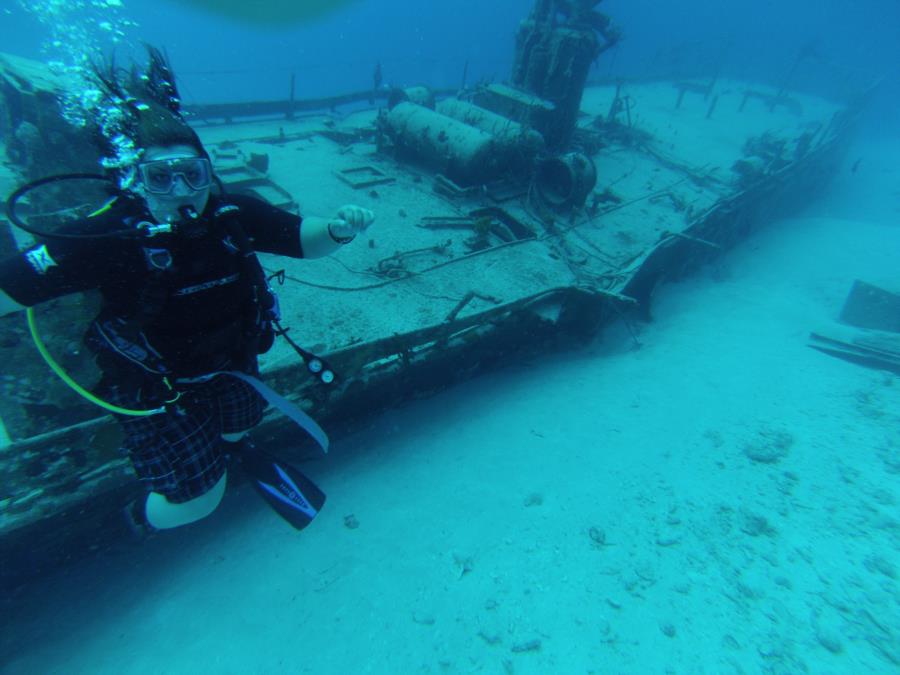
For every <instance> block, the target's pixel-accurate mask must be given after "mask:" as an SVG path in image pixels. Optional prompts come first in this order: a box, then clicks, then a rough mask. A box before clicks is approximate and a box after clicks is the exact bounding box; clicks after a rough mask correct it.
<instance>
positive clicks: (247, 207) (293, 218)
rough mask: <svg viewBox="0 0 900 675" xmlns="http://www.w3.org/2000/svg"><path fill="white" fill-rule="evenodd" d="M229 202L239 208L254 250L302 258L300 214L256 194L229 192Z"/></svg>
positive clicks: (301, 221) (243, 225)
mask: <svg viewBox="0 0 900 675" xmlns="http://www.w3.org/2000/svg"><path fill="white" fill-rule="evenodd" d="M228 201H229V202H231V203H233V204H234V205H235V206H237V207H238V208H240V213H241V216H240V218H241V226H242V227H243V228H244V232H245V233H246V234H247V236H248V237H249V238H250V241H251V243H252V244H253V248H254V249H255V250H257V251H260V252H262V253H275V254H277V255H285V256H290V257H292V258H302V257H303V248H302V246H301V245H300V228H301V227H302V225H303V218H302V217H300V216H298V215H297V214H295V213H291V212H290V211H285V210H284V209H279V208H278V207H277V206H272V205H271V204H269V203H268V202H265V201H263V200H261V199H258V198H256V197H248V196H246V195H228Z"/></svg>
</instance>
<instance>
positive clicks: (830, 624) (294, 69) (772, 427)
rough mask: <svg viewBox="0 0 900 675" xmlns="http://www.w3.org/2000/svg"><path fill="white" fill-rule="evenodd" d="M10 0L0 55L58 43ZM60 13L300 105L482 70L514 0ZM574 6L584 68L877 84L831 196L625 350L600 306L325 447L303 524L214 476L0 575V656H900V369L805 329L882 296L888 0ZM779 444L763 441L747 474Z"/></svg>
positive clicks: (893, 187)
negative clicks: (44, 562)
mask: <svg viewBox="0 0 900 675" xmlns="http://www.w3.org/2000/svg"><path fill="white" fill-rule="evenodd" d="M6 4H7V5H8V6H7V7H6V8H5V9H0V27H2V31H0V33H2V35H3V37H4V42H3V45H2V49H3V50H4V51H8V52H12V53H15V54H20V55H23V56H29V57H32V58H37V59H42V60H48V61H49V60H57V59H63V60H65V59H67V58H69V57H71V55H72V54H73V49H74V48H77V47H79V45H72V44H66V42H65V39H63V40H62V43H61V44H59V45H53V44H51V40H52V32H53V30H54V25H53V18H52V17H49V18H47V20H46V21H45V22H43V23H41V22H40V21H38V20H37V18H36V16H35V13H34V12H25V11H23V10H22V9H21V8H20V6H19V5H18V4H16V3H9V2H7V3H6ZM32 4H34V5H40V6H43V7H45V8H46V7H47V6H50V5H52V4H53V3H52V2H42V3H32ZM77 4H81V5H83V6H85V7H86V9H85V10H84V11H81V10H79V12H78V13H76V14H77V18H78V20H79V21H82V22H83V24H82V27H83V28H84V29H85V33H83V34H84V35H87V36H88V37H89V38H90V41H93V44H94V46H95V47H96V48H98V49H100V50H103V51H107V52H108V51H109V50H110V49H111V48H112V47H113V45H112V44H111V42H110V39H109V38H110V36H111V35H112V33H110V32H109V31H106V30H105V29H103V28H101V27H99V26H98V23H97V21H102V20H104V18H105V17H107V16H111V17H112V16H114V17H115V21H116V22H119V23H116V25H117V26H121V27H122V29H123V35H122V37H121V39H120V40H119V41H118V43H117V45H116V46H115V48H116V49H117V50H118V52H119V53H120V54H122V55H123V57H127V55H128V54H134V53H139V51H140V46H139V41H140V40H147V41H149V42H151V43H153V44H156V45H159V46H162V47H165V48H166V50H167V51H168V53H169V55H170V57H171V60H172V62H173V65H174V66H175V69H176V72H177V73H178V74H179V76H180V82H181V84H182V93H183V94H184V95H185V98H186V99H187V100H188V101H189V102H216V101H232V100H237V99H248V100H253V99H267V98H283V97H285V96H286V93H287V87H288V82H289V78H290V76H291V74H292V73H293V74H295V75H296V76H297V78H298V79H297V82H298V90H297V96H298V97H300V98H305V97H313V96H322V95H328V94H334V93H342V92H345V91H353V90H365V89H368V88H369V87H371V83H372V72H373V69H374V66H375V64H376V63H381V64H382V68H383V71H384V76H385V81H386V82H387V83H390V84H413V83H421V82H424V83H427V84H429V85H431V86H434V87H453V86H457V85H459V84H460V82H461V79H462V73H463V69H464V68H465V67H466V64H468V81H469V83H472V82H474V81H477V80H479V79H497V80H503V79H504V78H505V77H506V75H507V73H508V71H509V68H510V65H511V61H512V50H513V37H512V36H513V28H514V26H515V25H516V22H517V21H518V20H519V19H520V18H522V17H523V16H524V15H526V14H527V12H528V11H529V9H530V6H531V3H530V2H526V1H525V0H518V1H515V2H514V1H512V0H498V1H496V2H492V3H485V2H475V1H474V0H465V1H460V2H455V3H447V4H438V3H431V4H428V5H426V4H425V3H411V2H396V1H387V0H380V1H376V0H371V1H365V0H361V1H360V2H358V3H356V4H352V5H350V6H348V7H346V8H344V9H341V10H339V11H337V12H335V13H334V14H333V15H330V16H328V17H325V18H323V19H321V20H317V21H315V22H312V23H307V24H297V25H293V26H283V27H278V28H273V27H262V26H249V25H241V24H238V23H235V22H233V21H230V20H228V19H226V18H223V17H217V16H214V15H210V14H208V13H205V12H200V11H193V10H188V9H185V8H183V7H180V6H178V4H177V3H174V2H169V1H165V2H164V1H163V0H157V1H155V2H149V1H142V2H128V0H125V1H124V7H123V8H122V9H121V10H117V11H116V12H111V11H110V10H109V9H102V8H98V7H97V5H98V3H97V2H81V3H77V2H73V3H69V7H71V6H73V5H77ZM661 4H664V6H660V5H661ZM600 8H601V9H603V10H604V11H606V12H608V13H609V14H610V15H612V17H613V18H614V20H615V21H616V22H617V23H618V24H619V25H620V26H621V27H622V29H623V33H624V36H625V40H624V41H623V43H622V44H621V46H620V47H617V48H616V49H615V50H613V51H611V52H609V53H607V54H605V55H603V57H602V58H601V59H600V60H599V61H598V63H597V64H595V67H594V70H593V73H592V75H593V76H594V77H596V78H598V79H600V78H617V77H623V78H631V77H644V76H689V75H709V74H712V73H715V72H719V73H721V74H722V75H731V76H735V77H742V78H747V79H752V80H759V81H763V82H770V83H773V84H779V83H780V82H782V81H783V78H784V77H785V74H786V73H787V72H788V71H789V70H790V68H791V66H792V64H793V63H794V61H795V59H796V58H797V54H798V52H799V50H800V49H801V48H803V47H809V53H810V54H811V55H812V56H811V58H809V59H806V60H804V61H803V62H802V63H801V65H800V66H799V67H798V70H797V71H796V79H795V81H793V82H792V86H793V87H796V88H802V89H805V90H808V91H810V92H812V93H818V94H822V95H826V96H833V97H840V96H844V95H846V94H848V93H849V92H850V91H851V90H852V88H853V87H854V86H855V85H860V84H864V83H867V82H870V81H872V82H874V81H875V80H876V79H881V81H882V86H881V88H880V89H879V91H878V94H877V96H876V98H875V100H874V102H873V105H872V107H871V109H870V110H869V111H868V112H867V115H866V117H865V125H864V128H863V133H862V134H861V135H860V137H859V138H858V139H857V140H856V142H855V145H854V146H853V149H852V150H851V152H850V154H849V156H848V160H847V164H846V166H842V167H841V170H840V173H839V176H838V178H837V180H836V182H835V184H834V186H833V187H832V188H831V190H830V191H829V192H828V193H826V194H825V195H824V196H823V197H822V198H821V199H820V201H818V202H817V203H815V204H812V205H810V206H809V207H808V209H807V210H806V211H805V212H804V213H802V214H799V215H798V216H797V217H796V218H794V219H793V220H790V221H783V222H779V223H776V224H774V225H773V227H771V228H768V229H767V230H765V231H764V232H762V233H759V234H758V235H756V236H754V237H753V238H752V239H751V240H749V241H747V242H745V243H744V244H743V245H742V246H739V247H738V249H737V250H736V251H734V252H733V253H731V254H729V255H728V256H726V257H725V258H724V259H722V260H721V261H718V262H717V263H716V264H715V265H714V267H713V268H710V269H707V270H705V271H703V272H702V273H701V274H699V275H698V276H697V277H695V278H692V279H690V280H688V281H685V282H682V283H679V284H673V285H669V286H666V287H664V288H662V289H661V290H660V293H659V294H658V296H657V298H656V299H655V305H656V312H655V317H654V318H655V321H654V322H653V323H651V324H648V325H646V326H644V327H642V328H640V331H641V332H640V335H639V336H638V338H639V339H640V341H641V343H642V344H643V347H642V348H641V349H640V350H634V349H633V346H634V343H633V339H632V336H631V335H630V334H629V333H628V332H627V331H625V330H624V328H622V327H621V326H619V327H616V328H614V329H612V330H611V331H610V333H609V334H608V335H607V337H606V340H605V341H604V342H602V343H598V344H595V345H591V346H589V347H587V348H586V349H585V350H583V351H580V352H577V353H574V354H566V355H552V358H550V359H548V360H547V361H545V362H535V363H528V364H522V365H521V366H519V367H516V368H512V369H510V370H508V371H506V372H503V373H500V374H494V375H491V376H489V377H485V378H481V379H479V380H475V381H473V382H470V383H468V384H466V385H465V386H463V387H461V388H460V389H458V390H454V391H451V392H449V393H445V394H443V395H441V396H439V397H436V398H434V399H431V400H428V401H424V402H419V403H416V404H414V405H411V406H409V408H407V409H404V410H400V411H396V412H393V413H390V414H388V415H385V416H384V417H382V418H380V419H378V420H376V421H375V422H373V425H372V428H371V429H370V430H368V431H366V432H363V433H359V434H357V435H355V436H354V437H352V438H349V439H345V440H343V441H342V442H341V444H340V445H339V446H338V447H336V448H335V449H334V451H333V453H332V455H331V456H330V457H329V459H328V460H327V461H326V462H321V463H319V464H316V465H314V467H313V468H312V469H311V471H313V472H314V473H315V476H316V479H317V480H318V481H320V482H321V483H322V484H323V485H327V486H328V492H329V499H330V502H329V509H326V511H325V512H323V514H322V515H321V516H320V518H319V520H317V521H316V523H315V525H314V526H313V527H311V528H309V529H308V530H307V531H305V532H304V533H303V534H302V535H301V536H299V537H297V536H295V535H294V534H293V533H292V532H291V531H290V530H289V529H288V528H287V527H286V526H285V525H284V524H283V523H282V522H281V521H279V520H278V519H277V518H274V517H273V516H272V514H271V513H270V512H269V511H268V510H267V509H266V508H265V506H264V505H262V504H261V503H260V502H259V501H258V500H256V498H255V496H254V495H253V494H252V493H251V492H250V491H249V490H248V489H244V490H237V491H234V492H233V493H231V494H229V496H228V499H227V501H226V503H225V504H224V505H223V507H222V508H221V509H220V511H219V512H217V513H216V514H215V515H214V516H213V517H211V518H210V519H208V520H207V521H204V522H202V523H200V524H198V525H197V526H196V527H192V528H189V529H186V530H184V531H175V532H172V533H167V534H166V535H165V536H159V537H156V538H154V539H153V540H151V541H149V542H147V543H146V544H145V545H143V546H141V547H137V548H134V547H132V548H126V549H125V550H120V551H110V552H104V553H101V554H99V555H97V556H96V557H95V558H92V559H88V560H84V561H82V562H79V563H77V564H74V565H72V567H71V568H70V569H67V570H63V571H61V572H59V573H56V574H53V575H50V576H48V577H47V578H46V579H42V580H40V582H39V583H35V584H32V585H30V586H28V587H27V588H25V589H19V590H18V591H16V593H15V594H9V589H4V592H5V593H7V594H8V596H7V597H6V598H5V599H6V603H4V608H5V609H7V611H6V612H5V613H4V620H3V622H2V624H0V625H2V627H3V630H2V636H0V672H2V673H10V674H13V673H15V674H20V673H21V674H31V673H117V674H118V673H189V672H190V673H193V672H210V673H301V672H304V673H305V672H309V673H317V674H318V673H362V672H367V673H413V672H422V673H429V672H444V673H469V672H484V673H589V672H594V673H804V672H809V673H848V674H851V673H876V672H877V673H900V588H898V585H897V575H898V574H900V570H898V567H900V538H898V532H900V508H898V499H900V495H898V483H897V473H896V470H897V467H898V466H900V458H898V448H900V432H898V429H900V414H898V412H897V411H898V410H900V381H898V379H897V378H896V377H895V376H892V375H888V374H885V373H881V372H878V371H870V370H865V369H862V368H859V367H858V366H854V365H850V364H847V363H844V362H841V361H837V360H835V359H830V358H828V357H826V356H824V355H821V354H819V353H817V352H814V351H812V350H809V349H808V348H807V347H806V346H805V339H806V335H807V333H808V331H809V330H810V329H811V328H813V327H814V326H816V325H818V324H819V323H820V322H827V321H828V320H830V319H832V318H833V317H834V316H835V315H836V314H837V312H839V310H840V306H841V303H842V301H843V297H844V295H845V294H846V291H847V290H848V288H849V285H850V284H851V283H852V281H853V279H855V278H864V279H866V280H868V281H871V282H873V283H877V284H879V285H882V286H884V287H886V288H890V289H892V290H895V291H900V278H898V275H897V269H898V266H897V251H898V250H900V229H898V226H900V170H898V167H897V166H896V160H897V157H900V115H898V111H900V45H898V41H897V37H896V34H897V28H898V26H900V4H898V3H897V2H896V1H889V0H878V1H875V0H870V1H863V2H849V1H840V0H830V1H827V2H824V1H820V2H812V1H809V2H790V3H779V2H774V1H766V2H735V1H727V0H726V1H719V2H715V1H713V0H708V1H698V0H694V1H693V2H680V3H674V2H672V3H658V2H652V1H651V0H608V1H607V2H604V3H603V4H602V5H600ZM61 11H62V10H61ZM44 16H45V17H47V15H46V13H45V14H44ZM58 16H66V17H68V19H69V20H71V19H72V16H73V15H69V14H65V11H62V14H60V15H58ZM91 21H93V23H91ZM128 21H133V22H134V23H135V24H136V25H135V26H131V25H126V24H127V22H128ZM62 28H65V26H62V27H60V26H59V25H57V26H56V29H57V30H62ZM857 159H860V160H861V161H860V163H859V164H858V166H857V169H856V170H855V171H851V168H852V165H853V162H855V161H856V160H857ZM773 433H774V434H788V435H789V437H790V438H791V442H790V450H789V453H788V455H787V457H786V458H785V459H784V460H783V461H782V462H780V463H779V464H777V465H773V466H758V465H754V464H752V463H750V462H748V461H747V458H746V456H745V453H744V452H743V450H742V448H745V447H747V445H748V444H752V443H754V442H759V440H760V439H761V438H763V439H764V438H768V437H771V435H772V434H773ZM348 514H353V515H354V517H355V518H357V519H358V521H359V527H358V528H356V529H349V528H347V527H345V524H344V519H345V517H346V516H347V515H348ZM601 531H602V532H603V537H604V538H605V542H604V543H603V544H602V545H600V544H598V542H597V540H596V536H599V535H596V533H597V532H601Z"/></svg>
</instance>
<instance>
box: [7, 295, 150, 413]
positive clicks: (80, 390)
mask: <svg viewBox="0 0 900 675" xmlns="http://www.w3.org/2000/svg"><path fill="white" fill-rule="evenodd" d="M25 316H26V317H27V319H28V329H29V330H30V331H31V339H32V340H34V346H35V347H37V350H38V352H39V353H40V355H41V356H42V357H43V359H44V361H46V363H47V365H48V366H50V370H52V371H53V372H54V373H56V375H57V376H58V377H59V379H61V380H62V381H63V382H65V383H66V384H67V385H69V387H71V388H72V389H73V390H74V391H75V393H77V394H79V395H81V396H83V397H84V398H86V399H87V400H88V401H90V402H91V403H93V404H94V405H98V406H100V407H101V408H103V409H105V410H108V411H110V412H113V413H116V414H118V415H130V416H132V417H145V416H148V415H157V414H159V413H161V412H165V407H161V408H154V409H153V410H129V409H128V408H120V407H119V406H117V405H113V404H112V403H107V402H106V401H104V400H102V399H99V398H97V397H96V396H94V395H93V394H92V393H91V392H89V391H88V390H87V389H85V388H84V387H82V386H81V385H80V384H78V383H77V382H76V381H75V380H73V379H72V378H71V377H69V374H68V373H67V372H66V371H64V370H63V369H62V366H60V365H59V364H58V363H57V362H56V361H54V360H53V357H52V356H51V355H50V352H49V351H47V345H45V344H44V341H43V340H41V336H40V335H39V334H38V331H37V325H36V324H35V322H34V311H33V310H32V309H31V307H28V308H27V309H26V310H25Z"/></svg>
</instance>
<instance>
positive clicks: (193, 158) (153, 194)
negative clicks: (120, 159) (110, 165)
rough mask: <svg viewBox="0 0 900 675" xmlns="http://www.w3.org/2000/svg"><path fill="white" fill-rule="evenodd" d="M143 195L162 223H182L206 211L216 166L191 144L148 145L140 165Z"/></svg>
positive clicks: (153, 213) (139, 171) (149, 207)
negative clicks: (191, 214)
mask: <svg viewBox="0 0 900 675" xmlns="http://www.w3.org/2000/svg"><path fill="white" fill-rule="evenodd" d="M138 175H139V177H140V180H139V185H140V188H139V189H140V192H141V196H142V197H143V198H144V200H145V201H146V202H147V208H148V209H149V211H150V214H151V215H152V216H153V217H154V218H155V219H156V221H157V222H158V223H179V222H183V221H185V220H187V219H188V218H190V216H189V215H187V214H188V213H193V214H195V215H194V217H196V216H199V215H200V214H201V213H203V209H205V208H206V202H207V201H208V200H209V189H210V183H211V179H212V168H211V167H210V166H209V160H207V159H206V158H205V157H201V156H200V154H199V153H198V152H197V150H196V149H194V148H192V147H191V146H189V145H156V146H151V147H149V148H147V149H146V150H145V151H144V155H143V157H142V158H141V162H140V164H139V165H138Z"/></svg>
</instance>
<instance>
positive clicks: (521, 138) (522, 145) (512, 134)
mask: <svg viewBox="0 0 900 675" xmlns="http://www.w3.org/2000/svg"><path fill="white" fill-rule="evenodd" d="M436 109H437V111H438V112H439V113H442V114H444V115H447V117H452V118H453V119H455V120H459V121H460V122H465V123H466V124H468V125H469V126H471V127H475V128H476V129H481V130H482V131H486V132H488V133H489V134H493V135H494V136H495V137H496V138H497V139H498V140H499V141H500V142H501V143H503V144H505V145H516V146H518V147H519V149H520V152H521V153H522V154H523V155H525V156H531V157H534V156H535V155H536V154H537V153H538V152H541V151H542V150H543V149H544V137H543V136H541V135H540V134H539V133H538V132H537V131H535V130H534V129H528V128H526V127H525V126H523V125H521V124H519V123H518V122H514V121H512V120H511V119H509V118H508V117H503V115H498V114H497V113H495V112H491V111H490V110H486V109H484V108H481V107H479V106H477V105H475V104H474V103H469V102H468V101H461V100H460V99H458V98H447V99H444V100H443V101H440V102H439V103H438V104H437V108H436Z"/></svg>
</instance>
